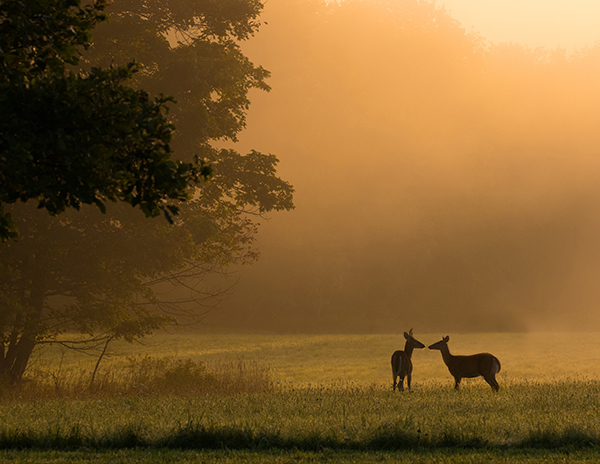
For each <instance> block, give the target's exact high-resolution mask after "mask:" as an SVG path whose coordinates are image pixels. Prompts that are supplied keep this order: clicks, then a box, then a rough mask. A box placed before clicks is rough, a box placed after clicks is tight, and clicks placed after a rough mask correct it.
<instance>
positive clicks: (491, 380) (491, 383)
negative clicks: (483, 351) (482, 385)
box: [484, 374, 500, 392]
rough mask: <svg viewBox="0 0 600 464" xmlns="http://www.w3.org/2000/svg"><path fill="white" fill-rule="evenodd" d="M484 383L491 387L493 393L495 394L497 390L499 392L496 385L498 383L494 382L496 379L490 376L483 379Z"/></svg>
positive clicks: (498, 386) (498, 387)
mask: <svg viewBox="0 0 600 464" xmlns="http://www.w3.org/2000/svg"><path fill="white" fill-rule="evenodd" d="M484 378H485V381H486V382H487V383H488V384H489V385H490V387H492V390H493V391H494V392H497V391H498V390H500V385H498V381H497V380H496V377H495V376H494V375H493V374H492V375H491V376H490V377H484Z"/></svg>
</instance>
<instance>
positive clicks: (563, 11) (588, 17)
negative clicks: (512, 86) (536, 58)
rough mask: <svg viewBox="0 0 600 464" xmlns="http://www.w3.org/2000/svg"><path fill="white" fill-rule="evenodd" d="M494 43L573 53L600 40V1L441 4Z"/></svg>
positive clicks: (442, 0) (441, 0)
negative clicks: (558, 48) (512, 43)
mask: <svg viewBox="0 0 600 464" xmlns="http://www.w3.org/2000/svg"><path fill="white" fill-rule="evenodd" d="M437 4H438V5H444V6H445V7H446V9H447V10H448V11H450V12H451V15H452V16H453V17H454V18H455V19H457V20H458V21H460V22H461V24H462V25H463V27H465V28H466V29H467V30H471V29H473V30H474V31H475V32H478V33H480V34H481V35H482V36H483V37H485V38H486V39H488V40H489V41H491V42H518V43H522V44H526V45H528V46H529V47H532V48H535V47H540V46H542V47H546V48H551V49H554V48H556V47H557V46H560V47H561V48H567V49H569V50H572V49H574V48H580V47H583V46H585V45H592V44H594V43H595V42H596V41H598V40H600V0H438V1H437Z"/></svg>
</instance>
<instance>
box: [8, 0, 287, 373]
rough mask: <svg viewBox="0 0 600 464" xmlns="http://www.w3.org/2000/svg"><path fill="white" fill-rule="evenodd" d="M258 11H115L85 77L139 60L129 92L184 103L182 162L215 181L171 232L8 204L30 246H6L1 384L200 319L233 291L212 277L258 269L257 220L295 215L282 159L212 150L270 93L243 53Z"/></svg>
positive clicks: (150, 224) (250, 4) (245, 6)
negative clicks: (67, 356) (47, 353)
mask: <svg viewBox="0 0 600 464" xmlns="http://www.w3.org/2000/svg"><path fill="white" fill-rule="evenodd" d="M261 7H262V5H261V3H260V2H258V1H254V0H229V1H223V2H208V3H207V2H187V1H185V2H183V1H182V2H166V1H164V2H163V1H152V2H144V1H141V2H140V1H131V2H128V1H116V2H114V5H113V6H112V9H111V10H108V13H109V22H108V23H106V24H105V25H104V24H103V25H102V26H103V27H102V28H98V29H97V34H96V30H95V42H94V44H93V46H92V47H91V48H90V51H89V53H88V54H86V55H85V59H86V64H85V66H88V67H90V69H91V66H92V65H97V64H100V65H106V66H108V65H112V64H113V63H117V64H118V63H121V62H127V61H129V60H131V59H133V58H136V59H138V60H139V65H138V66H139V68H140V70H141V72H139V73H137V74H135V75H134V76H133V77H134V79H135V80H134V81H133V85H135V86H139V87H140V88H144V89H147V90H148V91H155V92H159V91H161V92H165V93H168V94H171V95H174V97H175V100H176V101H177V104H176V105H172V107H171V111H170V113H169V119H168V121H167V122H168V123H169V124H171V123H172V124H174V125H175V126H176V127H177V129H178V130H177V132H175V137H174V139H173V141H172V146H173V147H174V149H175V151H176V153H177V154H178V156H179V157H181V158H183V159H187V160H189V161H190V162H193V161H194V160H203V161H205V162H209V163H210V165H211V168H212V176H211V179H210V182H206V183H199V184H198V185H197V188H196V189H195V190H192V191H191V195H190V196H189V197H188V198H187V201H186V202H184V203H181V204H178V205H177V207H178V210H177V211H178V215H177V216H176V217H173V218H172V219H173V221H174V224H173V225H171V224H168V223H167V222H165V221H157V220H155V221H149V220H146V218H145V217H144V215H142V214H139V212H137V213H136V211H135V210H132V209H131V208H126V207H124V206H123V205H119V204H115V205H111V208H109V209H108V211H107V214H101V213H100V211H99V210H98V209H95V208H81V211H78V212H76V211H68V212H66V213H64V214H62V215H60V216H56V217H51V216H48V215H47V214H40V212H39V211H37V210H35V208H34V207H35V205H27V204H15V205H13V206H11V207H10V213H12V217H13V218H14V221H15V223H16V224H17V225H18V227H19V230H20V240H19V241H18V242H10V243H7V244H5V246H3V247H2V248H1V249H0V261H1V262H2V265H1V266H0V273H1V274H2V276H3V277H4V278H3V279H2V281H1V282H2V285H3V287H4V288H3V290H4V291H3V292H2V297H0V309H1V311H0V332H1V335H2V348H3V349H2V350H0V354H1V355H2V358H0V373H4V375H5V376H7V377H9V378H11V379H12V380H18V379H20V378H21V377H22V375H23V373H24V371H25V368H26V366H27V363H28V360H29V357H30V355H31V353H32V351H33V349H34V348H35V346H36V345H38V344H40V343H61V344H63V345H64V346H68V347H70V348H76V349H86V348H90V347H94V346H103V345H105V344H106V343H107V341H109V340H115V339H125V340H128V341H133V340H135V339H137V338H140V337H143V336H144V335H146V334H148V333H150V332H152V331H154V330H156V329H158V328H162V327H166V326H167V325H169V324H174V323H194V322H198V321H199V320H201V319H202V317H203V316H204V315H205V314H206V311H207V307H209V306H210V305H211V304H214V303H215V302H216V301H218V300H219V299H220V298H221V297H222V296H224V295H225V294H226V292H227V290H226V289H225V290H223V289H219V288H214V287H211V286H209V285H207V284H205V279H206V278H207V276H209V275H211V274H214V273H221V272H224V271H225V270H226V268H227V267H228V266H229V265H231V264H234V263H248V262H251V261H253V260H255V259H256V258H257V257H258V254H257V251H256V250H255V248H254V246H253V241H254V236H255V234H256V232H257V228H258V222H257V221H256V219H257V218H260V217H263V215H264V214H265V213H267V212H269V211H274V210H275V211H276V210H285V209H291V208H293V204H292V193H293V189H292V187H291V186H290V185H289V184H288V183H287V182H285V181H283V180H281V179H279V178H278V177H277V175H276V170H275V168H276V165H277V162H278V160H277V158H276V157H275V156H273V155H264V154H261V153H259V152H256V151H252V152H250V153H249V154H247V155H241V154H239V153H237V152H236V151H234V150H229V149H220V148H217V147H215V146H214V142H215V141H216V140H223V139H225V140H226V139H230V140H235V138H236V134H237V133H238V132H239V131H240V130H241V129H243V128H244V125H245V112H246V110H247V109H248V106H249V100H248V97H247V94H248V91H249V90H250V89H252V88H258V89H262V90H268V86H267V85H266V83H265V79H266V77H267V76H268V73H267V71H265V70H264V69H262V68H260V67H256V66H254V65H253V64H252V63H251V62H250V61H249V60H248V59H247V58H246V57H245V56H244V55H243V54H242V53H241V51H240V48H239V45H238V41H240V40H245V39H247V38H249V37H250V36H251V35H252V34H254V33H255V32H256V30H257V28H258V25H259V22H258V19H257V18H258V14H259V13H260V10H261ZM85 66H84V67H85ZM129 77H131V76H129ZM164 103H165V104H166V101H165V102H164ZM201 166H204V165H201ZM200 174H202V173H200ZM200 177H201V175H200ZM186 193H187V192H186ZM174 206H175V205H174V203H173V202H165V203H164V204H161V207H163V209H166V210H167V211H171V209H170V208H171V207H174ZM66 333H77V334H79V335H77V336H73V337H68V338H66V337H65V334H66Z"/></svg>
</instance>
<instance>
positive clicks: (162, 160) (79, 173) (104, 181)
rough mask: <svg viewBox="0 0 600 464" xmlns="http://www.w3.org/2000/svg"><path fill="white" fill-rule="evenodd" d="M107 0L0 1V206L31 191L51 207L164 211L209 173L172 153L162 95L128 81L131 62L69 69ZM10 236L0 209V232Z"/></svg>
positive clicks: (54, 209) (172, 209)
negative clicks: (86, 1) (109, 204)
mask: <svg viewBox="0 0 600 464" xmlns="http://www.w3.org/2000/svg"><path fill="white" fill-rule="evenodd" d="M106 4H107V2H106V1H105V0H97V1H95V2H94V3H93V4H91V5H86V6H83V7H82V6H81V5H80V1H79V0H32V1H28V2H20V1H16V0H7V1H3V2H2V3H0V208H2V204H6V203H14V202H15V201H18V200H22V201H27V200H30V199H34V200H37V201H38V204H39V207H41V208H45V209H47V210H48V211H49V212H50V213H52V214H56V213H60V212H62V211H64V210H65V208H69V207H74V208H76V209H78V208H79V207H80V206H81V205H82V204H92V203H93V204H96V205H98V206H99V207H100V209H102V210H104V203H105V202H106V200H111V201H116V200H121V201H125V202H127V203H129V204H131V205H132V206H139V207H140V208H141V209H142V211H144V213H145V214H146V215H147V216H156V215H158V214H160V212H161V211H163V212H164V213H165V214H166V215H167V217H169V218H170V215H171V214H173V213H175V214H176V213H177V207H176V206H175V205H173V204H169V205H165V203H164V200H166V199H174V200H185V199H187V198H188V195H189V192H188V186H189V184H190V182H195V181H196V180H198V179H199V178H200V177H202V176H207V175H208V174H209V168H208V167H207V166H206V165H204V163H203V162H199V163H183V162H179V161H174V160H172V159H171V156H172V148H171V145H170V143H171V138H172V132H173V126H172V124H171V123H170V122H169V120H168V119H167V115H166V111H167V106H166V104H167V102H168V101H170V98H167V97H164V96H162V95H160V96H158V97H156V98H151V97H150V95H149V94H148V93H147V92H146V91H145V90H135V89H133V88H132V87H131V86H129V85H127V84H126V81H128V80H130V79H131V78H132V76H133V75H134V73H135V72H137V71H138V70H139V69H138V67H137V66H136V65H135V64H134V63H133V62H130V63H128V64H124V65H121V66H110V67H107V68H99V67H93V68H91V69H90V70H89V71H88V72H85V73H81V72H75V71H73V70H69V69H68V67H69V66H70V65H71V66H73V65H77V64H78V63H79V61H80V53H81V50H82V49H86V48H89V46H90V43H91V42H90V40H91V36H90V30H91V29H92V28H93V27H94V26H95V25H96V24H98V23H99V22H101V21H103V20H104V19H106V16H105V14H104V13H103V11H104V9H105V7H106ZM15 236H16V231H15V229H14V228H13V223H12V219H11V217H10V216H8V215H6V214H4V213H3V210H2V209H0V238H1V239H3V240H5V239H6V238H8V237H13V238H14V237H15Z"/></svg>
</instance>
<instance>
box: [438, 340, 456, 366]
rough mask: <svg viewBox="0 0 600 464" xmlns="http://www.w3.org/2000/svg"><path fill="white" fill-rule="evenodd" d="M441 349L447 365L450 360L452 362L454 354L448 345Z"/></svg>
mask: <svg viewBox="0 0 600 464" xmlns="http://www.w3.org/2000/svg"><path fill="white" fill-rule="evenodd" d="M440 351H441V352H442V359H443V360H444V362H445V363H446V365H448V363H449V362H452V359H453V358H454V356H452V355H451V354H450V348H448V345H442V347H441V348H440Z"/></svg>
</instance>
